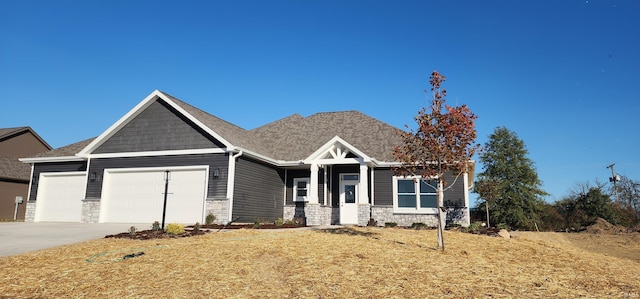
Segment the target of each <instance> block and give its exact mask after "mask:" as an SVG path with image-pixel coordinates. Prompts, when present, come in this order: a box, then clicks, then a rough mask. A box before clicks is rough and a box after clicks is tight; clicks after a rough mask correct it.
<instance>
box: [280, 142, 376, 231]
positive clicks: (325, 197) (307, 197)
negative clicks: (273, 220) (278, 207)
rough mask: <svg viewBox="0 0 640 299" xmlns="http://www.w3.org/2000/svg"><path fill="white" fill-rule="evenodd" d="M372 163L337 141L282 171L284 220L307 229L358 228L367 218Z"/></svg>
mask: <svg viewBox="0 0 640 299" xmlns="http://www.w3.org/2000/svg"><path fill="white" fill-rule="evenodd" d="M372 169H373V163H372V161H371V159H369V158H368V157H367V156H366V155H364V154H363V153H362V152H360V151H359V150H357V149H356V148H354V147H353V146H351V145H349V144H348V143H347V142H345V141H344V140H342V139H340V138H339V137H337V136H336V137H334V138H333V139H332V140H331V141H330V142H328V143H326V144H325V145H324V146H323V147H321V148H320V149H318V151H316V152H315V153H314V154H312V155H311V156H309V157H308V158H307V159H305V160H303V161H300V164H299V165H296V166H295V167H291V168H289V169H286V177H287V178H286V193H285V194H286V198H285V207H284V217H283V218H284V219H285V220H288V219H303V220H304V221H305V222H306V224H307V225H332V224H340V225H361V226H364V225H366V224H367V223H368V221H369V219H370V216H371V214H370V213H371V201H370V194H371V192H372V190H371V183H370V182H372V179H373V171H372Z"/></svg>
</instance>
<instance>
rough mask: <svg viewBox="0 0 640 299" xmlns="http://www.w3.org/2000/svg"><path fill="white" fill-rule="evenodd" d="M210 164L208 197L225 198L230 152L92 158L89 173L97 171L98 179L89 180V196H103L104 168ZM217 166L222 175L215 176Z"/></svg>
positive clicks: (93, 197)
mask: <svg viewBox="0 0 640 299" xmlns="http://www.w3.org/2000/svg"><path fill="white" fill-rule="evenodd" d="M196 165H209V174H208V175H209V178H208V182H209V183H208V187H207V198H216V199H224V198H226V194H227V173H228V167H229V155H228V154H194V155H179V156H153V157H122V158H97V159H91V161H90V163H89V173H92V172H95V173H96V174H97V177H98V179H97V180H95V181H93V182H92V181H88V182H87V196H86V197H87V198H88V199H97V198H101V197H102V182H103V179H104V170H105V169H111V168H138V167H144V168H146V167H152V168H156V167H174V166H196ZM216 168H219V169H220V176H219V177H217V178H214V176H213V173H214V170H215V169H216Z"/></svg>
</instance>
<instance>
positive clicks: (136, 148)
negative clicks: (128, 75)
mask: <svg viewBox="0 0 640 299" xmlns="http://www.w3.org/2000/svg"><path fill="white" fill-rule="evenodd" d="M223 147H225V146H224V145H223V144H222V143H220V142H219V141H217V140H215V139H214V138H213V137H211V136H209V134H208V133H206V132H204V131H203V130H202V129H201V128H200V127H198V126H197V125H196V124H194V123H193V122H191V121H190V120H189V119H187V118H186V117H184V116H183V115H182V114H180V113H179V112H177V111H176V110H175V109H173V107H171V106H169V104H167V103H165V102H164V101H162V100H158V101H155V102H153V103H152V104H151V105H149V107H147V108H146V109H145V110H144V111H142V112H141V113H140V114H138V115H137V116H136V117H135V118H133V119H132V120H131V121H129V123H127V124H126V125H125V126H124V127H122V128H121V129H120V130H119V131H118V132H116V133H115V134H114V135H113V136H111V137H109V139H108V140H106V141H105V142H104V143H103V144H102V145H100V146H99V147H98V148H97V149H96V150H95V151H93V153H94V154H103V153H120V152H146V151H166V150H181V149H202V148H223Z"/></svg>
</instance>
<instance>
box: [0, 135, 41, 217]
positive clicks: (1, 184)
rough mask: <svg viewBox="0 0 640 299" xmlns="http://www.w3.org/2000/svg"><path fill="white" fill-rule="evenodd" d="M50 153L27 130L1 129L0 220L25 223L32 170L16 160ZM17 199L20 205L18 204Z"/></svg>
mask: <svg viewBox="0 0 640 299" xmlns="http://www.w3.org/2000/svg"><path fill="white" fill-rule="evenodd" d="M48 150H51V146H49V144H47V143H46V142H45V141H44V140H43V139H42V138H40V136H38V134H36V132H34V131H33V130H32V129H31V128H30V127H18V128H4V129H2V128H0V220H13V219H14V217H15V219H16V220H24V214H25V207H26V203H27V195H28V192H29V178H30V176H31V167H29V165H27V164H24V163H21V162H20V161H18V158H19V157H27V156H32V155H35V154H37V153H41V152H45V151H48ZM16 197H21V198H22V199H23V203H21V204H18V206H17V207H18V210H17V213H16Z"/></svg>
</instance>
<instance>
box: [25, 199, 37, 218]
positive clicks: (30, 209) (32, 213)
mask: <svg viewBox="0 0 640 299" xmlns="http://www.w3.org/2000/svg"><path fill="white" fill-rule="evenodd" d="M35 220H36V202H35V201H28V202H27V207H26V210H25V213H24V222H34V221H35Z"/></svg>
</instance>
